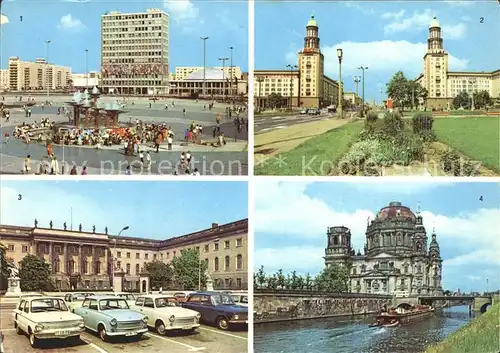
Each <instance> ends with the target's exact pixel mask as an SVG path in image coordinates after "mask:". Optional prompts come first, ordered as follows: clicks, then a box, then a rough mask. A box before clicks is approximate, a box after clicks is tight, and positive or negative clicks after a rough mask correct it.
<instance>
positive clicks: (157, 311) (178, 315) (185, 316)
mask: <svg viewBox="0 0 500 353" xmlns="http://www.w3.org/2000/svg"><path fill="white" fill-rule="evenodd" d="M131 309H132V310H135V311H138V312H139V313H141V314H144V315H146V316H147V317H148V326H149V327H154V328H155V329H156V331H157V332H158V333H159V334H160V335H164V334H166V333H167V331H170V330H182V331H188V332H194V330H196V328H197V327H200V317H201V315H200V313H198V312H197V311H194V310H191V309H185V308H182V307H180V306H179V303H178V302H177V299H176V298H174V297H172V296H168V295H162V294H155V295H144V296H140V297H138V298H137V300H136V302H135V304H134V305H132V307H131Z"/></svg>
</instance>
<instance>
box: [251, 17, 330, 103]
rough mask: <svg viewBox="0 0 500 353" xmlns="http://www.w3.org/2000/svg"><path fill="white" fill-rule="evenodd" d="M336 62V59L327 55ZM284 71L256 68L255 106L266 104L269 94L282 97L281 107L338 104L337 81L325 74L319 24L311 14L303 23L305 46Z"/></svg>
mask: <svg viewBox="0 0 500 353" xmlns="http://www.w3.org/2000/svg"><path fill="white" fill-rule="evenodd" d="M328 59H329V60H335V61H338V58H337V57H335V58H328ZM283 67H284V68H285V67H286V68H287V69H283V70H255V71H254V97H255V107H256V108H257V109H262V108H264V107H265V106H266V105H267V99H268V97H269V95H270V94H272V93H275V94H279V95H280V96H281V97H283V102H282V104H283V106H284V107H304V108H323V107H326V106H328V105H338V96H339V94H338V92H339V91H338V90H339V85H338V81H334V80H333V79H331V78H329V77H328V76H326V75H325V70H324V67H325V57H324V55H323V53H321V49H320V38H319V26H318V23H317V21H316V19H315V18H314V15H313V16H311V18H310V19H309V22H307V25H306V36H305V37H304V48H303V49H302V50H301V51H300V52H299V53H298V62H297V65H286V66H285V64H283Z"/></svg>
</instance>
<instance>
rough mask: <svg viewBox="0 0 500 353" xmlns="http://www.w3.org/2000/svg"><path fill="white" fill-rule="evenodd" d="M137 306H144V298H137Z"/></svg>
mask: <svg viewBox="0 0 500 353" xmlns="http://www.w3.org/2000/svg"><path fill="white" fill-rule="evenodd" d="M135 305H137V306H143V305H144V297H139V298H137V300H136V301H135Z"/></svg>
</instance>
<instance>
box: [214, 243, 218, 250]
mask: <svg viewBox="0 0 500 353" xmlns="http://www.w3.org/2000/svg"><path fill="white" fill-rule="evenodd" d="M214 251H219V243H214Z"/></svg>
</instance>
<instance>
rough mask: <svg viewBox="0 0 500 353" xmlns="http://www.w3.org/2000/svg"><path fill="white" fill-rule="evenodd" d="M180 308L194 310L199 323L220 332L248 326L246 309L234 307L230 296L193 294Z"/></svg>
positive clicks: (211, 293)
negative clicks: (236, 326)
mask: <svg viewBox="0 0 500 353" xmlns="http://www.w3.org/2000/svg"><path fill="white" fill-rule="evenodd" d="M182 306H183V307H184V308H187V309H192V310H196V311H197V312H199V313H200V314H201V318H200V320H201V321H204V322H206V323H208V324H212V325H216V326H217V327H218V328H219V329H221V330H228V329H229V328H230V326H235V325H241V324H248V308H246V307H244V306H239V305H236V303H235V302H234V301H233V299H232V298H231V296H230V295H228V294H225V293H219V292H199V293H193V294H191V295H190V296H189V297H188V299H187V301H186V302H185V303H182Z"/></svg>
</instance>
